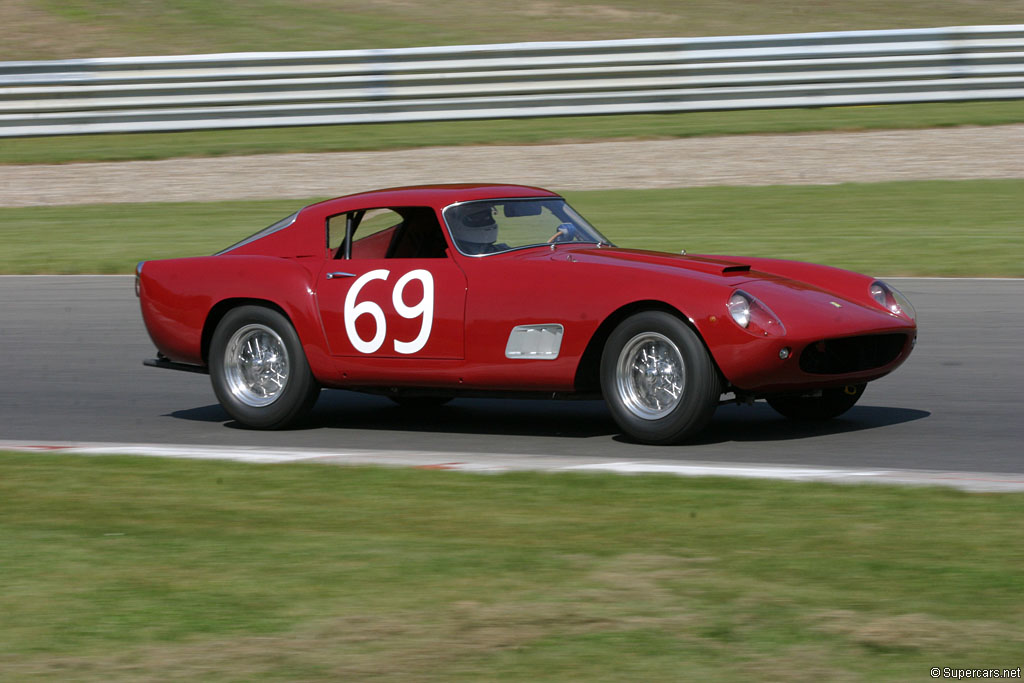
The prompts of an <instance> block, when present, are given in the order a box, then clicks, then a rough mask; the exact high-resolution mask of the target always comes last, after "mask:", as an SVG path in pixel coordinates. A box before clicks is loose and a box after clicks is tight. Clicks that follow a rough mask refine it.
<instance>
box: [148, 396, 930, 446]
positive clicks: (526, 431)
mask: <svg viewBox="0 0 1024 683" xmlns="http://www.w3.org/2000/svg"><path fill="white" fill-rule="evenodd" d="M930 415H931V413H930V412H928V411H924V410H915V409H911V408H893V407H886V406H873V405H858V406H854V407H853V408H852V409H851V410H850V411H849V412H847V413H846V414H844V415H842V416H840V417H838V418H835V419H833V420H827V421H824V422H795V421H792V420H787V419H786V418H784V417H782V416H781V415H779V414H778V413H776V412H775V411H774V410H772V409H771V407H769V406H768V405H767V404H766V403H762V402H759V403H755V404H754V405H726V406H720V407H719V408H718V410H717V411H716V412H715V415H714V416H713V417H712V419H711V422H710V423H708V426H707V427H706V428H705V429H704V431H703V432H701V433H700V434H699V435H698V436H697V437H696V438H695V439H693V440H691V441H689V442H688V445H712V444H719V443H728V442H756V441H760V442H764V441H792V440H798V439H806V438H813V437H819V436H826V435H831V434H845V433H850V432H857V431H863V430H869V429H877V428H879V427H886V426H890V425H896V424H902V423H906V422H913V421H915V420H921V419H924V418H927V417H929V416H930ZM168 417H172V418H175V419H179V420H192V421H197V422H207V423H214V422H219V423H222V424H223V425H224V426H225V427H227V428H229V429H247V428H246V427H245V426H243V425H241V424H240V423H238V422H235V421H234V420H232V419H231V417H230V416H229V415H228V414H227V412H226V411H225V410H224V409H223V408H222V407H221V406H220V405H219V404H216V403H215V404H211V405H206V406H200V407H197V408H190V409H187V410H178V411H174V412H172V413H170V414H169V415H168ZM320 429H356V430H374V431H401V432H423V433H451V434H476V435H493V436H534V437H559V438H575V439H583V438H592V437H600V436H610V437H612V438H613V439H614V440H615V441H619V442H622V443H633V442H632V441H631V440H630V439H629V438H628V437H626V436H623V435H622V434H621V433H620V430H619V428H618V427H617V426H616V424H615V423H614V421H612V418H611V415H610V414H609V413H608V409H607V407H606V406H605V403H604V401H546V400H523V399H499V398H483V399H455V400H453V401H452V402H450V403H448V404H446V405H443V406H439V407H436V408H429V409H422V408H420V409H414V408H406V407H402V406H399V405H396V404H395V403H393V402H391V401H390V400H388V399H386V398H383V397H380V396H370V395H367V394H358V393H355V392H350V391H340V390H330V391H324V392H323V393H322V394H321V395H320V398H319V400H318V401H317V404H316V406H315V408H314V409H313V411H312V413H311V414H310V416H309V417H308V418H306V419H305V420H304V421H303V422H302V423H300V424H298V425H296V426H295V427H293V428H292V430H293V431H306V430H320Z"/></svg>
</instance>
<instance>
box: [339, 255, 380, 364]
mask: <svg viewBox="0 0 1024 683" xmlns="http://www.w3.org/2000/svg"><path fill="white" fill-rule="evenodd" d="M389 273H390V271H387V270H383V269H381V270H371V271H370V272H369V273H366V274H364V275H361V276H360V277H359V279H358V280H356V281H355V282H353V283H352V286H351V287H350V288H349V290H348V294H346V295H345V313H344V315H345V333H346V334H348V339H349V341H350V342H352V346H354V347H355V348H356V351H358V352H359V353H373V352H374V351H376V350H377V349H379V348H380V347H381V344H383V343H384V335H385V334H386V333H387V323H386V322H385V321H384V311H382V310H381V308H380V306H378V305H377V304H375V303H373V302H372V301H364V302H363V303H361V304H358V305H357V304H356V297H357V296H359V291H360V290H361V289H362V288H363V287H364V286H366V283H367V282H369V281H370V280H387V279H388V274H389ZM364 314H369V315H372V316H373V320H374V322H376V323H377V332H376V334H374V335H373V339H371V340H370V341H366V340H365V339H363V338H362V337H360V336H359V333H358V332H356V319H357V318H358V317H359V316H361V315H364Z"/></svg>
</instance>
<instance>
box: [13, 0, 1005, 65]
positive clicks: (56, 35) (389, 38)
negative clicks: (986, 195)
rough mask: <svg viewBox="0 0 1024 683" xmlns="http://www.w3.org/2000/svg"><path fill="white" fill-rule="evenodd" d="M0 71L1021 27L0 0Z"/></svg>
mask: <svg viewBox="0 0 1024 683" xmlns="http://www.w3.org/2000/svg"><path fill="white" fill-rule="evenodd" d="M0 17H2V20H3V21H2V23H3V24H4V27H5V30H4V40H3V42H2V43H0V60H21V59H56V58H72V57H112V56H130V55H143V54H146V55H152V54H157V55H160V54H192V53H201V52H234V51H261V50H331V49H351V48H388V47H412V46H418V45H466V44H478V43H501V42H517V41H537V40H594V39H607V38H638V37H666V36H701V35H705V36H706V35H710V36H716V35H735V34H761V33H787V32H803V31H830V30H852V29H890V28H915V27H930V26H954V25H963V24H1013V23H1024V6H1022V5H1021V3H1020V2H1019V0H1008V1H1006V2H998V3H996V2H985V3H978V2H975V1H974V0H947V1H946V2H942V3H934V2H929V1H926V0H901V2H898V3H893V2H887V1H886V0H861V1H860V2H854V3H851V2H839V1H838V0H821V1H820V2H816V3H813V4H812V5H806V6H805V5H800V6H797V5H794V4H793V3H792V2H789V1H787V0H762V1H761V2H756V3H752V2H743V1H742V0H690V1H689V2H686V3H679V2H676V1H674V0H602V2H600V3H595V2H588V1H586V0H545V2H532V3H531V2H526V3H481V2H477V1H475V0H448V1H447V2H445V3H444V4H443V6H442V5H439V4H438V3H436V2H428V1H427V0H403V1H402V2H394V1H384V2H382V1H371V0H339V1H337V2H322V1H318V0H289V1H285V0H218V1H216V2H215V1H214V0H163V1H160V2H156V1H154V0H142V1H140V2H134V3H123V2H114V1H112V0H75V1H74V2H67V1H66V0H6V2H5V3H4V5H3V9H2V10H0Z"/></svg>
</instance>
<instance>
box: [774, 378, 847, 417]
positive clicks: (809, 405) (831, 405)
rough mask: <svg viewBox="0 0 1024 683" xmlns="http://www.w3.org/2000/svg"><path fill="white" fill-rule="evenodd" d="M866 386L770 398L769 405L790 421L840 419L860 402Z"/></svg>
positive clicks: (835, 388) (836, 388)
mask: <svg viewBox="0 0 1024 683" xmlns="http://www.w3.org/2000/svg"><path fill="white" fill-rule="evenodd" d="M866 386H867V385H866V384H851V385H848V386H845V387H834V388H831V389H822V391H821V395H820V396H798V395H788V396H787V395H783V396H769V397H768V405H770V406H771V407H772V408H774V409H775V410H776V412H778V413H779V414H781V415H783V416H785V417H788V418H789V419H790V420H799V421H802V422H815V421H823V420H831V419H832V418H834V417H839V416H840V415H842V414H843V413H845V412H846V411H847V410H849V409H850V408H852V407H853V406H854V404H855V403H856V402H857V401H858V400H860V397H861V396H862V395H863V394H864V387H866Z"/></svg>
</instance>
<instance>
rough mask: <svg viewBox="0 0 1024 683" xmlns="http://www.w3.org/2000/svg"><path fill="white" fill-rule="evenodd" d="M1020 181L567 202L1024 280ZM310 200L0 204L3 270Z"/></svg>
mask: <svg viewBox="0 0 1024 683" xmlns="http://www.w3.org/2000/svg"><path fill="white" fill-rule="evenodd" d="M1021 196H1024V181H1021V180H983V181H980V180H979V181H956V182H954V181H926V182H894V183H877V184H845V185H826V186H776V187H710V188H685V189H673V190H619V191H600V192H571V193H567V197H568V199H569V201H570V202H571V203H572V204H573V205H574V206H575V207H577V208H578V209H579V210H580V211H581V212H582V213H583V215H585V216H587V217H588V218H589V219H590V220H591V221H592V222H593V223H594V224H595V225H596V226H597V228H598V229H599V230H601V232H603V233H604V234H605V235H606V236H607V237H608V238H609V239H611V240H612V241H613V242H615V243H616V244H618V245H620V246H625V247H637V248H646V249H655V250H659V251H672V252H676V251H679V250H680V249H686V250H687V251H688V252H690V253H712V254H736V255H753V256H772V257H778V258H791V259H796V260H805V261H814V262H818V263H826V264H829V265H835V266H839V267H844V268H850V269H852V270H858V271H863V272H869V273H876V274H880V275H945V276H964V275H984V276H1012V277H1020V276H1024V259H1022V258H1021V254H1024V231H1021V229H1020V211H1019V209H1020V197H1021ZM311 201H313V200H312V199H310V200H308V201H304V200H273V201H256V202H223V203H214V204H206V203H181V204H118V205H84V206H72V207H32V208H0V239H2V241H3V244H4V247H5V248H4V250H3V251H2V252H0V273H130V272H133V269H134V266H135V263H136V262H137V261H141V260H150V259H156V258H170V257H178V256H195V255H202V254H210V253H213V252H215V251H217V250H219V249H221V248H223V247H225V246H227V245H229V244H232V243H234V242H236V241H238V240H239V239H241V238H242V237H245V236H246V235H249V234H251V233H253V232H255V231H256V230H258V229H260V228H262V227H264V226H266V225H269V224H270V223H272V222H274V221H275V220H277V219H279V218H281V217H283V216H286V215H288V214H289V213H292V212H293V211H295V210H296V209H298V208H299V207H301V206H302V205H303V204H305V203H308V202H311Z"/></svg>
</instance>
